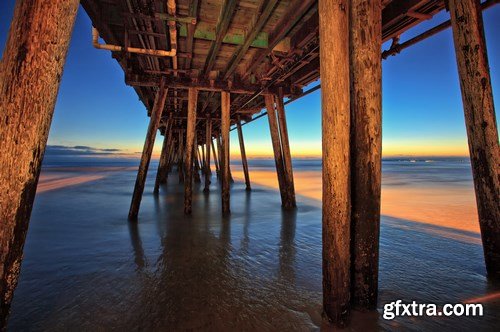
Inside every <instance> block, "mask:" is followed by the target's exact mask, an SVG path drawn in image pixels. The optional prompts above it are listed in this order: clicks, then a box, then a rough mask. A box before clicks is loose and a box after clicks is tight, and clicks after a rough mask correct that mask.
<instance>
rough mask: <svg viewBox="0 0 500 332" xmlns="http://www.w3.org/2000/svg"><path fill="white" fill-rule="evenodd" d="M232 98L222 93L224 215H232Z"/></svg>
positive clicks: (226, 93)
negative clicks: (230, 187)
mask: <svg viewBox="0 0 500 332" xmlns="http://www.w3.org/2000/svg"><path fill="white" fill-rule="evenodd" d="M230 108H231V96H230V94H229V92H226V91H222V92H221V136H222V140H221V151H220V155H221V156H222V158H221V170H222V172H221V173H222V176H221V177H222V213H223V214H228V213H230V206H229V182H230V175H229V127H230V125H231V118H230Z"/></svg>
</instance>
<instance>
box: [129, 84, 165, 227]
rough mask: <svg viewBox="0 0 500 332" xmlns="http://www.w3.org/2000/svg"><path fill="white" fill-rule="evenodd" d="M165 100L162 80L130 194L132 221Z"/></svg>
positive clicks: (140, 195)
mask: <svg viewBox="0 0 500 332" xmlns="http://www.w3.org/2000/svg"><path fill="white" fill-rule="evenodd" d="M166 98H167V88H166V86H165V80H164V79H162V80H161V83H160V89H159V90H158V92H157V93H156V98H155V103H154V106H153V110H152V111H151V119H150V120H149V126H148V131H147V134H146V140H145V142H144V148H143V149H142V156H141V162H140V164H139V171H138V172H137V178H136V180H135V186H134V193H133V194H132V202H131V203H130V210H129V213H128V218H129V219H130V220H132V221H135V220H137V215H138V213H139V208H140V205H141V200H142V194H143V192H144V185H145V184H146V176H147V174H148V168H149V162H150V161H151V153H152V152H153V147H154V144H155V138H156V131H157V130H158V126H159V125H160V119H161V115H162V113H163V108H164V105H165V100H166Z"/></svg>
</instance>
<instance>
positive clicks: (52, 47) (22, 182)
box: [0, 0, 79, 330]
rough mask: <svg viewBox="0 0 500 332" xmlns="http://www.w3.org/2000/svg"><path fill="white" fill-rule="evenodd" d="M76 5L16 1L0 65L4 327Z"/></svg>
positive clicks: (0, 324) (0, 322)
mask: <svg viewBox="0 0 500 332" xmlns="http://www.w3.org/2000/svg"><path fill="white" fill-rule="evenodd" d="M78 3H79V2H78V1H77V0H70V1H61V0H55V1H49V0H32V1H22V0H19V1H17V2H16V6H15V9H14V16H13V19H12V23H11V26H10V31H9V35H8V38H7V42H6V44H5V49H4V53H3V58H2V60H1V61H0V91H1V93H0V110H1V111H0V119H1V124H2V125H1V126H0V141H1V144H0V151H1V153H0V165H1V167H0V189H1V195H2V199H1V200H0V220H1V223H2V229H1V231H0V248H1V250H0V278H1V280H0V328H1V329H2V330H5V329H6V328H7V327H6V325H7V318H8V315H9V311H10V303H11V300H12V296H13V293H14V289H15V287H16V285H17V280H18V276H19V272H20V267H21V261H22V257H23V246H24V241H25V238H26V232H27V230H28V225H29V220H30V215H31V210H32V207H33V201H34V199H35V192H36V187H37V183H38V177H39V174H40V169H41V164H42V159H43V155H44V152H45V146H46V144H47V138H48V135H49V129H50V123H51V120H52V114H53V112H54V105H55V102H56V98H57V92H58V90H59V82H60V80H61V76H62V71H63V66H64V63H65V61H66V54H67V50H68V45H69V41H70V38H71V31H72V30H73V24H74V21H75V17H76V12H77V9H78Z"/></svg>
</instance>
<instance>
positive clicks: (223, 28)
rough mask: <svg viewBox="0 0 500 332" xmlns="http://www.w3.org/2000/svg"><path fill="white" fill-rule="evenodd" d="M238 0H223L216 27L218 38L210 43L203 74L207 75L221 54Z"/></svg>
mask: <svg viewBox="0 0 500 332" xmlns="http://www.w3.org/2000/svg"><path fill="white" fill-rule="evenodd" d="M237 3H238V0H223V2H222V6H221V13H220V15H219V19H218V21H217V26H216V28H215V31H216V35H217V36H216V38H215V41H213V42H212V44H211V45H210V50H209V51H208V55H207V58H206V60H205V65H204V66H203V75H202V76H206V75H207V74H208V73H209V72H210V71H211V70H212V68H213V66H214V64H215V59H216V58H217V55H218V54H219V49H220V46H221V44H222V40H223V39H224V36H225V35H226V34H227V30H228V28H229V23H231V18H232V17H233V13H234V10H235V9H236V4H237Z"/></svg>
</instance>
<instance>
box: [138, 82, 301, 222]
mask: <svg viewBox="0 0 500 332" xmlns="http://www.w3.org/2000/svg"><path fill="white" fill-rule="evenodd" d="M167 91H168V87H167V86H166V83H165V79H162V81H161V83H160V87H159V89H158V92H157V95H156V98H155V102H154V106H153V109H152V112H151V119H150V122H149V126H148V131H147V135H146V141H145V143H144V148H143V152H142V157H141V162H140V165H139V171H138V173H137V179H136V182H135V187H134V193H133V196H132V203H131V205H130V211H129V219H130V220H131V221H136V220H137V217H138V213H139V207H140V202H141V199H142V194H143V192H144V186H145V183H146V175H147V172H148V168H149V163H150V161H151V155H152V152H153V145H154V141H155V137H156V132H157V130H158V127H159V125H160V120H161V116H162V114H163V112H162V111H163V109H164V106H165V100H166V96H167ZM220 97H221V119H220V121H221V126H220V131H218V132H215V133H216V135H215V140H216V142H217V150H216V149H215V145H214V142H213V139H214V137H213V136H214V132H213V131H212V119H211V117H210V115H208V116H207V117H206V118H204V119H203V121H205V133H202V134H204V136H205V137H204V142H199V140H198V136H199V135H198V133H199V131H198V130H197V128H196V124H197V122H198V119H197V113H198V112H197V104H198V103H197V98H198V90H197V89H196V88H189V90H188V112H187V121H186V128H185V129H180V130H177V131H176V132H174V130H173V128H172V124H173V122H174V118H173V113H170V114H169V116H168V119H167V122H166V125H165V132H164V141H163V144H162V149H161V155H160V160H159V164H158V171H157V174H156V181H155V186H154V193H155V194H158V193H159V189H160V185H161V184H163V183H166V181H167V179H168V173H169V172H170V171H171V170H172V165H175V164H176V165H177V171H178V174H179V182H183V183H184V212H185V213H186V214H190V213H191V212H192V197H193V188H192V186H193V181H194V182H201V177H200V174H199V172H200V171H201V173H202V174H203V175H204V182H205V183H204V192H205V193H208V192H209V191H210V181H211V177H212V176H211V174H212V171H211V166H210V164H211V151H212V153H213V159H214V163H215V167H216V172H217V177H218V178H219V179H220V182H221V189H222V190H221V202H222V213H223V214H228V213H229V212H230V193H229V190H230V182H231V181H233V179H232V175H231V169H230V155H229V144H230V143H229V132H230V121H231V120H230V108H231V98H230V93H229V92H227V91H221V93H220ZM265 100H266V106H267V112H268V119H269V128H270V132H271V139H272V146H273V150H274V157H275V161H276V171H277V175H278V182H279V189H280V193H281V200H282V205H283V207H284V208H294V207H295V206H296V203H295V189H294V184H293V171H292V157H291V153H290V144H289V141H288V131H287V125H286V117H285V107H284V97H283V93H282V90H281V89H280V90H279V93H278V94H276V95H273V94H267V95H266V96H265ZM236 128H237V130H238V141H239V145H240V153H241V161H242V167H243V173H244V177H245V185H246V189H247V190H251V185H250V176H249V170H248V161H247V157H246V152H245V143H244V138H243V130H242V128H241V120H240V118H239V117H238V118H237V122H236ZM202 136H203V135H202ZM199 143H200V144H199ZM200 149H201V153H200Z"/></svg>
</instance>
